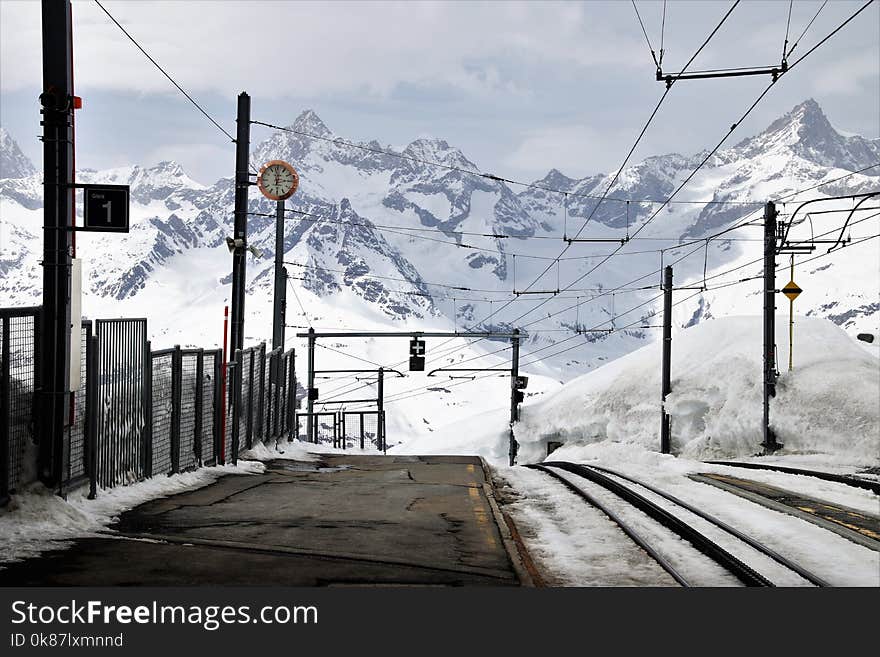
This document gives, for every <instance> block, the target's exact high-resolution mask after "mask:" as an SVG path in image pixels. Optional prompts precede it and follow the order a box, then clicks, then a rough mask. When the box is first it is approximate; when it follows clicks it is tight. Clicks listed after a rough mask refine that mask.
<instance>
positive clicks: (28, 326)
mask: <svg viewBox="0 0 880 657" xmlns="http://www.w3.org/2000/svg"><path fill="white" fill-rule="evenodd" d="M39 331H40V308H39V307H38V306H37V307H30V308H0V504H5V503H6V502H7V501H8V499H9V493H10V492H12V491H14V490H16V489H17V488H19V487H21V486H23V485H25V484H28V483H30V482H31V481H34V480H35V479H36V476H37V467H36V446H35V444H34V417H35V408H34V404H35V401H36V397H35V391H36V388H37V379H36V377H37V372H38V371H39V370H38V365H39V364H38V362H37V358H38V350H37V344H38V340H39Z"/></svg>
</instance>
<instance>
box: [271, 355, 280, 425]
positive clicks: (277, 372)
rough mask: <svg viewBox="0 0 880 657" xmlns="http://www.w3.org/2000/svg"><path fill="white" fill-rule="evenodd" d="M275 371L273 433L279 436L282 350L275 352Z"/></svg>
mask: <svg viewBox="0 0 880 657" xmlns="http://www.w3.org/2000/svg"><path fill="white" fill-rule="evenodd" d="M272 371H273V372H274V373H275V394H274V396H273V400H272V405H273V408H274V412H273V414H272V435H273V436H277V435H278V434H279V433H280V432H281V385H280V382H279V379H280V378H281V373H282V372H281V352H280V351H276V352H275V367H274V369H273V370H272Z"/></svg>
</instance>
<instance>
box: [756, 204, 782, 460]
mask: <svg viewBox="0 0 880 657" xmlns="http://www.w3.org/2000/svg"><path fill="white" fill-rule="evenodd" d="M776 215H777V213H776V205H775V204H774V203H773V201H769V202H768V203H767V205H766V206H765V207H764V417H763V421H762V428H763V437H764V442H762V443H761V445H762V446H763V447H764V453H765V454H770V453H773V452H775V451H776V450H778V449H780V448H781V447H782V445H780V444H779V443H777V442H776V435H775V434H774V433H773V429H771V428H770V398H771V397H775V396H776Z"/></svg>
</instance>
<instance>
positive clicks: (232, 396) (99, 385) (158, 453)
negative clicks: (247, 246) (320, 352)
mask: <svg viewBox="0 0 880 657" xmlns="http://www.w3.org/2000/svg"><path fill="white" fill-rule="evenodd" d="M40 310H41V309H40V308H39V307H35V308H13V309H0V505H2V504H5V503H6V502H7V501H8V499H9V494H10V493H12V492H15V491H16V490H18V489H20V488H21V487H22V486H24V485H25V484H27V483H30V482H31V481H34V480H36V473H37V449H36V442H37V436H36V435H35V432H34V417H35V414H36V412H37V408H36V398H35V393H36V391H37V390H38V381H37V377H38V372H39V370H38V362H37V359H38V351H37V349H36V345H37V344H38V340H39V319H40ZM147 336H148V332H147V320H146V319H112V320H95V321H94V322H92V321H89V320H85V321H83V322H82V326H81V333H80V343H81V346H82V353H81V369H80V385H79V390H76V391H75V392H73V393H71V395H70V399H71V402H70V414H69V419H68V424H67V426H66V427H65V432H64V437H63V439H64V444H63V450H62V457H63V458H62V470H63V471H62V472H61V475H60V477H61V483H60V485H59V493H61V494H65V493H66V492H67V491H69V490H70V489H72V488H74V487H76V486H79V485H82V484H84V483H85V482H89V484H90V495H92V496H94V495H96V494H97V492H98V490H99V489H107V488H112V487H114V486H118V485H121V484H128V483H132V482H135V481H140V480H142V479H145V478H148V477H153V476H159V475H169V474H174V473H178V472H184V471H187V470H192V469H195V468H198V467H200V466H209V465H216V464H224V463H228V462H231V463H235V462H237V460H238V457H239V455H240V454H241V453H242V452H243V451H245V450H247V449H250V448H251V447H253V446H254V445H255V444H256V443H257V442H260V441H268V440H275V441H278V440H282V439H287V440H293V438H294V436H295V429H296V419H295V412H296V411H295V408H296V388H297V386H296V374H295V360H294V352H293V349H290V350H288V351H286V352H283V351H282V350H281V349H276V350H274V351H270V352H268V353H267V351H266V345H265V344H260V345H258V346H255V347H250V348H248V349H244V350H242V351H237V352H236V354H235V359H234V360H233V361H231V362H229V363H228V364H227V365H226V366H224V363H223V352H222V350H220V349H191V348H187V349H183V348H181V347H179V346H175V347H173V348H170V349H160V350H156V351H153V350H151V345H150V342H149V341H148V340H147ZM224 391H225V392H224Z"/></svg>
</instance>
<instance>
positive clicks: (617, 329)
mask: <svg viewBox="0 0 880 657" xmlns="http://www.w3.org/2000/svg"><path fill="white" fill-rule="evenodd" d="M878 216H880V213H876V214H873V215H870V216H868V217H864V218H862V219H860V220H858V221H857V222H855V223H862V222H863V221H867V220H870V219H873V218H876V217H878ZM837 230H838V228H837V227H835V228H833V229H831V230H829V231H826V232H825V233H822V234H820V235H818V236H817V237H823V236H825V235H829V234H832V233H834V232H836V231H837ZM878 237H880V235H871V236H868V237H865V238H861V239H858V240H856V241H854V242H853V244H859V243H862V242H866V241H869V240H872V239H876V238H878ZM827 255H829V254H828V253H824V254H820V255H817V256H814V257H811V258H808V259H806V260H804V261H802V263H801V264H805V263H806V262H809V261H811V260H815V259H816V258H819V257H824V256H827ZM762 260H763V258H758V259H756V260H753V261H750V262H747V263H744V264H742V265H739V266H737V267H734V268H731V269H728V270H725V271H723V272H719V273H716V274H714V275H712V276H710V277H708V279H707V278H706V276H705V273H704V284H703V286H702V287H701V289H700V290H698V291H697V292H695V293H694V294H692V295H689V296H687V297H685V298H684V299H682V300H679V301H677V302H676V303H674V304H673V305H674V306H678V305H680V304H682V303H685V302H686V301H688V300H690V299H692V298H694V297H695V296H699V295H700V294H702V293H703V292H704V291H711V290H718V289H723V288H726V287H730V286H733V285H739V284H742V283H746V282H749V281H752V280H756V279H758V278H761V277H762V276H761V275H755V276H749V277H746V278H740V279H737V280H734V281H729V282H725V283H720V284H718V285H714V286H712V287H708V286H707V285H706V284H705V281H706V280H711V279H715V278H719V277H722V276H725V275H728V274H730V273H733V272H735V271H737V270H739V269H743V268H745V267H748V266H750V265H753V264H756V263H759V262H761V261H762ZM784 269H785V267H784V266H781V267H779V268H778V269H777V270H778V271H782V270H784ZM677 289H690V288H687V287H683V288H682V287H680V288H677ZM662 296H663V295H662V294H658V295H656V296H654V297H652V298H650V299H648V300H646V301H643V302H641V303H639V304H637V305H635V306H633V307H631V308H629V309H627V310H626V311H624V312H622V313H614V314H613V317H612V318H611V319H609V320H606V321H605V322H603V323H600V324H597V325H595V326H594V327H593V328H592V329H586V330H584V333H590V332H591V331H592V332H595V331H599V330H602V329H601V327H602V326H603V325H604V324H607V323H609V322H612V325H613V321H614V319H615V318H617V319H619V318H620V317H624V316H626V315H628V314H630V313H632V312H634V311H635V310H638V309H639V308H642V307H644V306H646V305H649V304H651V303H653V302H655V301H657V300H659V299H660V298H662ZM536 321H543V318H542V319H541V320H536ZM533 323H534V322H533ZM640 323H644V318H640V319H639V320H636V321H634V322H631V323H629V324H627V325H625V326H622V327H613V328H612V330H610V331H608V333H611V332H620V331H626V330H630V329H633V328H639V327H637V325H638V324H640ZM640 328H651V327H644V326H642V327H640ZM538 332H540V331H538ZM578 333H580V332H578ZM576 337H577V334H575V335H572V336H570V337H569V338H566V339H564V340H561V341H557V342H553V343H551V344H549V345H546V346H544V347H540V348H538V349H535V350H533V351H530V352H525V353H523V355H522V356H523V357H527V356H530V355H533V354H537V353H539V352H542V351H544V350H546V349H551V348H553V347H557V346H559V345H561V344H565V343H567V342H570V341H571V340H574V339H575V338H576ZM581 346H582V345H581V344H577V345H574V346H572V347H568V348H566V349H563V350H561V351H559V352H555V353H553V354H550V355H549V356H543V357H542V358H540V359H537V360H533V361H526V362H521V363H520V366H521V367H524V366H526V365H530V364H533V363H535V362H540V361H542V360H544V359H546V358H548V357H554V356H556V355H560V354H562V353H566V352H568V351H571V350H573V349H576V348H579V347H581ZM509 349H510V347H505V348H503V349H499V350H497V351H496V352H491V353H500V352H502V351H507V350H509ZM487 355H491V354H485V355H481V356H475V357H472V358H469V359H466V360H463V361H461V362H462V363H466V362H472V361H474V360H477V359H479V358H482V357H484V356H487ZM478 378H485V377H478ZM426 387H427V386H422V387H420V388H413V389H410V390H407V391H402V392H400V393H395V394H394V395H391V396H390V397H389V398H388V400H387V401H402V399H404V398H409V397H413V396H417V395H412V394H408V393H412V392H416V391H418V390H421V389H424V388H426ZM402 394H406V395H407V396H406V397H403V398H397V395H402Z"/></svg>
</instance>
